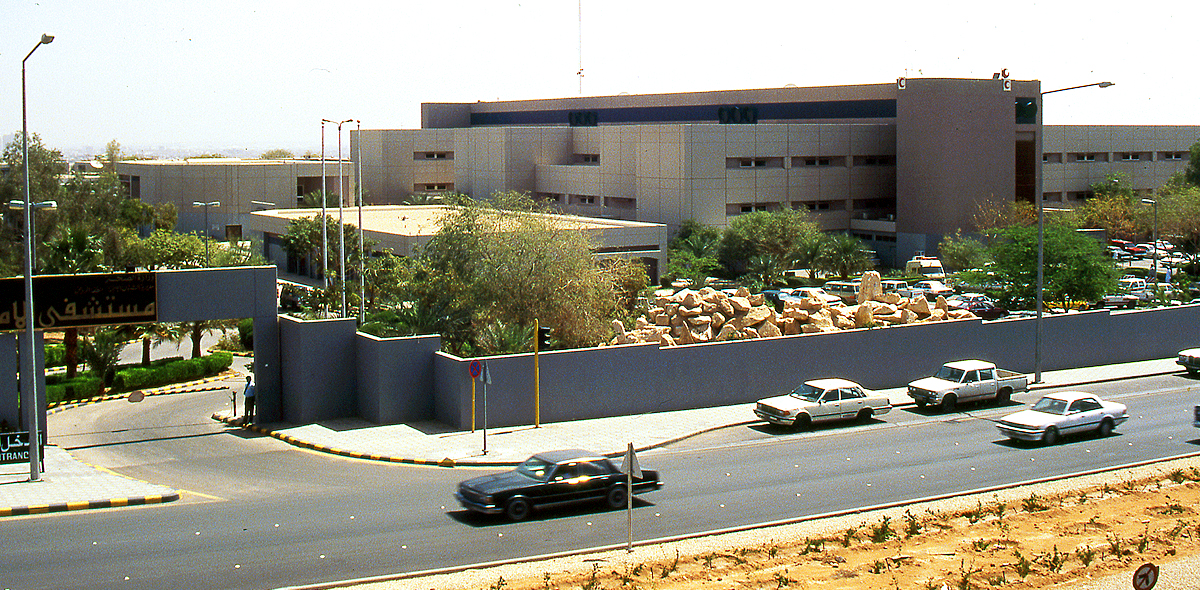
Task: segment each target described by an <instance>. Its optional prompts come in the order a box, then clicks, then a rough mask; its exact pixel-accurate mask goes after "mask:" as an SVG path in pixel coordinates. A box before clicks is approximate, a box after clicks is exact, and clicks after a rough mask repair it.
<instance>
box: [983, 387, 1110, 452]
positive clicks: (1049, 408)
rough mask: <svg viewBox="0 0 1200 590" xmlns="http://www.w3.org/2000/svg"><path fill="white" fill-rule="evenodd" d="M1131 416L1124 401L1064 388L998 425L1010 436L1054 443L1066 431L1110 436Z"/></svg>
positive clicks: (1001, 430)
mask: <svg viewBox="0 0 1200 590" xmlns="http://www.w3.org/2000/svg"><path fill="white" fill-rule="evenodd" d="M1128 419H1129V412H1128V409H1127V408H1126V407H1125V405H1124V404H1119V403H1116V402H1106V401H1103V400H1101V399H1100V398H1098V397H1096V396H1094V395H1092V394H1090V393H1084V392H1082V391H1063V392H1059V393H1052V394H1050V395H1047V396H1045V397H1043V398H1042V399H1040V400H1038V402H1037V403H1036V404H1034V405H1033V407H1032V408H1029V409H1028V410H1022V411H1020V412H1017V413H1015V414H1009V415H1007V416H1005V417H1004V418H1001V419H1000V421H999V422H997V423H996V428H998V429H1000V434H1003V435H1004V436H1007V437H1008V438H1012V439H1017V440H1027V441H1041V442H1042V443H1044V444H1046V445H1052V444H1054V443H1056V442H1058V438H1059V436H1061V435H1064V434H1075V433H1079V432H1089V431H1094V432H1096V433H1097V434H1099V435H1100V436H1108V435H1109V434H1112V430H1113V428H1116V427H1117V425H1119V424H1121V423H1123V422H1125V421H1126V420H1128Z"/></svg>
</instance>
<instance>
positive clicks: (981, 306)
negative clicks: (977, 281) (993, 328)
mask: <svg viewBox="0 0 1200 590" xmlns="http://www.w3.org/2000/svg"><path fill="white" fill-rule="evenodd" d="M963 309H965V310H967V311H969V312H971V313H973V314H975V315H977V316H979V317H980V318H981V319H985V320H994V319H996V318H1002V317H1004V316H1006V315H1008V310H1006V309H1004V308H1002V307H997V306H996V304H995V303H992V302H990V301H970V302H968V303H967V304H966V305H964V306H963Z"/></svg>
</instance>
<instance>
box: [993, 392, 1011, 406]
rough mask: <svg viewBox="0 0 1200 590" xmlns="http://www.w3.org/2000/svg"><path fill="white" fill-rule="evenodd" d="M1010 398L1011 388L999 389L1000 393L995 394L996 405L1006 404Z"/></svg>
mask: <svg viewBox="0 0 1200 590" xmlns="http://www.w3.org/2000/svg"><path fill="white" fill-rule="evenodd" d="M1011 399H1012V390H1010V389H1007V388H1005V389H1001V390H1000V393H997V394H996V405H997V406H1003V405H1005V404H1007V403H1008V402H1009V400H1011Z"/></svg>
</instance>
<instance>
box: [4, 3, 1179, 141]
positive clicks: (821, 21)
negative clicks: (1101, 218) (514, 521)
mask: <svg viewBox="0 0 1200 590" xmlns="http://www.w3.org/2000/svg"><path fill="white" fill-rule="evenodd" d="M578 6H579V3H578V0H522V1H520V2H514V1H511V0H481V1H454V0H435V1H423V2H408V1H387V0H384V1H378V0H376V1H371V2H360V1H358V0H339V1H334V2H304V1H292V2H266V1H262V2H256V1H254V0H237V1H223V0H204V1H202V2H201V1H175V0H156V1H132V0H121V1H105V0H98V1H90V2H80V1H77V0H76V1H67V0H38V1H36V2H35V1H30V0H0V7H2V8H3V22H2V24H0V64H3V65H2V66H0V136H2V135H8V134H10V133H12V132H14V131H19V130H20V128H21V119H20V113H21V102H20V79H21V78H20V62H21V59H22V58H24V57H25V55H26V54H27V53H28V52H29V50H30V49H31V48H33V46H34V45H35V44H37V42H38V39H39V38H40V36H41V34H42V33H43V32H49V33H52V34H54V35H56V39H55V40H54V42H53V43H52V44H50V45H45V46H42V47H39V48H38V50H37V52H36V53H35V54H34V55H33V57H32V58H30V60H29V62H28V64H27V67H28V86H29V94H28V99H29V126H30V131H31V132H36V133H39V134H40V135H41V136H42V138H43V139H44V140H45V142H46V143H47V144H49V145H50V146H52V147H58V148H61V149H63V150H64V151H70V150H71V149H72V148H75V149H78V148H83V147H86V146H95V148H96V150H97V151H100V150H102V149H103V146H104V144H105V143H107V142H108V141H109V140H110V139H116V140H118V141H119V142H120V143H121V144H122V146H123V147H124V148H125V150H126V151H127V152H131V153H136V152H150V153H153V152H154V150H155V148H156V147H159V146H183V147H188V148H195V149H196V151H197V153H199V152H200V151H220V150H229V149H236V148H244V149H251V150H258V151H262V150H265V149H268V148H275V147H279V148H286V149H289V150H292V151H294V152H296V153H302V152H304V151H306V150H318V149H319V148H320V140H321V126H320V120H321V119H323V118H326V119H335V120H340V119H350V118H354V119H360V120H361V121H362V125H363V127H364V128H415V127H418V126H419V125H420V103H421V102H474V101H477V100H485V101H487V100H497V99H504V100H509V99H527V98H551V97H563V96H578V95H579V78H578V77H577V76H576V71H577V70H578V68H579V59H580V57H579V39H580V26H579V13H578ZM582 14H583V18H582V22H583V24H582V55H583V68H584V73H585V74H586V75H585V77H584V79H583V93H584V94H585V95H593V94H615V93H619V92H628V93H631V94H639V93H651V92H684V91H698V90H719V89H738V88H764V87H778V86H783V85H785V84H788V83H791V84H796V85H799V86H820V85H829V84H869V83H880V82H889V81H892V80H895V78H896V77H897V76H901V75H905V74H906V73H907V75H908V76H909V77H921V76H924V77H948V78H990V77H991V75H992V73H993V72H998V71H1000V69H1001V68H1008V70H1009V71H1010V73H1011V75H1012V77H1014V78H1017V79H1040V80H1042V88H1043V89H1045V90H1050V89H1055V88H1062V87H1067V86H1074V85H1078V84H1087V83H1090V82H1098V81H1102V80H1112V81H1113V82H1116V86H1113V87H1111V88H1107V89H1103V90H1101V89H1098V88H1089V89H1084V90H1077V91H1072V92H1064V93H1060V94H1055V95H1052V96H1050V97H1047V99H1046V105H1045V123H1047V124H1164V125H1166V124H1172V125H1183V124H1187V125H1197V124H1200V83H1198V82H1197V74H1196V72H1195V67H1194V66H1195V64H1194V63H1193V60H1192V56H1193V55H1194V53H1195V43H1196V42H1195V36H1194V31H1195V23H1196V17H1197V16H1198V14H1200V4H1197V3H1196V2H1194V1H1179V2H1129V1H1128V0H1126V1H1122V2H1115V1H1110V0H1088V1H1085V2H1080V1H1053V2H1050V1H1046V2H1029V1H1023V0H1009V1H1005V2H962V1H961V0H959V1H953V2H918V1H896V0H888V1H881V2H876V1H849V2H821V3H818V2H815V1H812V0H779V1H772V0H763V1H759V2H753V1H745V0H740V1H725V2H696V1H680V2H666V1H663V2H658V1H654V0H641V1H626V0H583V2H582ZM327 133H328V134H327V149H329V150H332V151H336V139H335V138H334V136H335V135H336V132H327ZM345 145H346V149H348V148H349V135H348V134H346V135H345Z"/></svg>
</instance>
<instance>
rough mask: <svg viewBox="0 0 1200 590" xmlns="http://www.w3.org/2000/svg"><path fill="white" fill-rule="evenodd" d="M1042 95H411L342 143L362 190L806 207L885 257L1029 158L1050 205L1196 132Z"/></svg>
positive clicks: (694, 215) (644, 216)
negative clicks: (1120, 121) (1063, 115)
mask: <svg viewBox="0 0 1200 590" xmlns="http://www.w3.org/2000/svg"><path fill="white" fill-rule="evenodd" d="M1040 107H1041V83H1040V82H1039V81H1036V80H1008V79H991V80H966V79H909V80H904V79H901V80H897V81H896V82H894V83H887V84H867V85H855V86H828V87H812V88H796V87H786V88H769V89H757V90H736V91H714V92H696V93H679V94H655V95H632V96H631V95H620V96H597V97H580V98H562V99H548V100H529V101H503V102H478V103H427V104H424V105H422V112H421V124H422V128H421V129H413V130H398V129H383V130H367V129H364V130H362V131H361V132H352V133H351V144H352V146H353V147H352V148H351V153H354V154H357V153H358V149H359V148H358V144H359V143H360V142H361V148H362V150H361V153H362V162H361V165H362V167H361V174H362V182H363V186H364V193H365V194H366V195H367V196H366V197H365V199H366V200H367V202H370V203H400V202H404V201H405V200H406V199H409V198H411V197H412V196H413V195H415V194H422V193H437V192H448V191H454V192H460V193H464V194H468V195H472V196H474V197H476V198H486V197H487V196H488V195H490V194H492V193H493V192H495V191H500V190H517V191H525V192H529V193H531V194H534V195H535V196H537V197H540V198H542V199H545V200H547V201H550V202H552V203H554V204H555V205H556V206H557V207H558V208H559V209H560V210H561V211H563V212H565V213H570V214H576V215H585V216H591V217H608V218H615V219H628V220H638V221H647V222H654V223H663V224H667V225H668V227H669V228H670V229H671V230H672V231H673V230H674V229H675V228H676V227H677V226H678V225H679V224H680V223H682V222H683V221H685V220H688V219H693V220H696V221H699V222H701V223H705V224H708V225H713V226H717V227H724V226H725V225H727V224H728V222H729V220H730V219H732V218H733V217H735V216H737V215H741V214H743V213H746V212H750V211H758V210H766V211H771V210H779V209H783V208H793V209H805V210H808V211H810V212H811V213H812V214H813V215H814V217H815V219H816V220H817V221H818V222H819V224H820V225H821V227H822V228H823V229H825V230H828V231H846V232H850V233H852V234H855V235H857V236H858V237H860V238H863V239H864V240H866V241H867V243H868V244H870V245H871V246H872V247H873V248H874V249H875V250H876V251H877V252H878V253H879V254H880V258H881V260H883V261H884V262H885V263H887V264H892V265H895V264H898V263H902V262H903V260H906V259H907V258H908V257H909V256H911V255H912V254H914V253H915V252H917V251H922V250H923V251H930V252H932V251H933V250H935V249H936V245H937V244H938V242H940V241H941V239H942V237H943V236H945V235H946V234H950V233H953V232H954V231H956V230H958V229H962V230H963V231H967V232H970V231H971V230H972V229H973V226H972V223H971V218H972V214H973V213H974V211H975V210H976V208H977V207H978V205H979V203H981V202H985V201H989V200H992V201H1015V200H1024V201H1028V202H1034V199H1035V195H1036V194H1037V192H1038V178H1039V174H1041V173H1043V172H1044V173H1045V175H1046V176H1045V177H1044V180H1043V182H1044V185H1043V188H1042V191H1041V192H1042V194H1043V195H1044V196H1045V198H1047V199H1048V202H1053V203H1054V204H1055V205H1059V204H1060V203H1065V204H1066V205H1068V206H1069V205H1070V204H1071V201H1072V200H1074V201H1075V202H1078V201H1079V199H1080V198H1084V197H1086V192H1087V190H1088V186H1089V185H1090V182H1094V181H1096V180H1103V179H1104V177H1105V174H1106V173H1107V171H1108V170H1110V169H1111V170H1112V171H1115V172H1126V173H1127V174H1128V175H1129V177H1130V181H1131V182H1133V183H1135V186H1136V187H1137V188H1139V189H1141V190H1150V189H1153V188H1157V186H1160V185H1161V184H1162V182H1161V181H1165V178H1166V177H1168V176H1169V175H1170V174H1171V173H1172V172H1173V171H1175V170H1177V169H1181V167H1182V166H1183V165H1186V162H1187V159H1186V152H1187V150H1188V147H1190V145H1191V144H1192V143H1194V142H1195V141H1196V140H1197V139H1198V138H1200V127H1129V128H1118V127H1092V126H1064V127H1048V128H1046V131H1045V133H1044V132H1043V128H1042V125H1041V108H1040ZM1046 134H1048V135H1046ZM1044 135H1045V136H1044ZM1044 143H1045V144H1046V146H1044V145H1043V144H1044ZM1130 153H1132V154H1137V155H1138V157H1137V158H1136V159H1130V156H1129V155H1128V154H1130ZM1055 154H1057V156H1056V155H1055ZM1077 154H1083V155H1084V158H1083V159H1081V160H1079V161H1078V162H1076V161H1074V160H1072V159H1071V158H1072V157H1073V156H1074V155H1077ZM1094 154H1107V155H1106V156H1105V158H1106V159H1105V160H1104V161H1103V162H1104V163H1105V165H1100V164H1101V161H1100V160H1097V159H1095V158H1094V157H1092V156H1089V155H1094ZM1180 154H1183V158H1182V160H1181V159H1180V158H1179V156H1180ZM1089 158H1090V159H1089ZM1160 180H1161V181H1160ZM1156 183H1157V184H1156Z"/></svg>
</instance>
